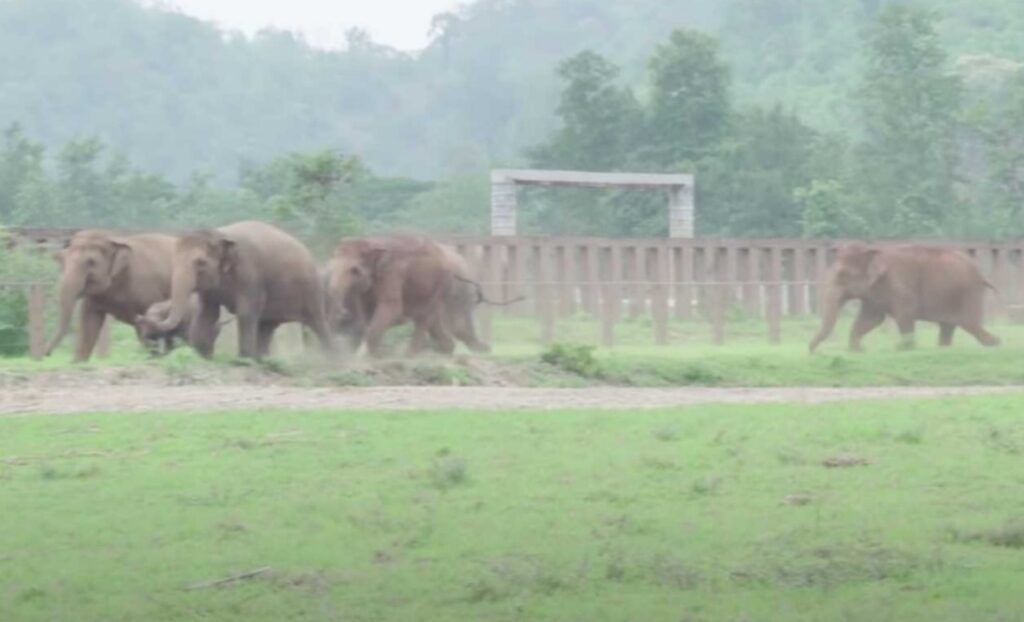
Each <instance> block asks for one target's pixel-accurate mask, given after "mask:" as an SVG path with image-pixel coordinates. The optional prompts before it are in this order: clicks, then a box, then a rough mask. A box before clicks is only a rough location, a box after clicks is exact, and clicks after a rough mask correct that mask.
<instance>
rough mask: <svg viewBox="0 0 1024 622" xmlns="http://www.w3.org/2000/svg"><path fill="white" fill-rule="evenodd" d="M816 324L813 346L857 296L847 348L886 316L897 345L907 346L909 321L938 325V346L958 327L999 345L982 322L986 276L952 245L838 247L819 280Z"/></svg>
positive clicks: (857, 345) (856, 345) (855, 345)
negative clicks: (892, 324)
mask: <svg viewBox="0 0 1024 622" xmlns="http://www.w3.org/2000/svg"><path fill="white" fill-rule="evenodd" d="M822 285H823V293H822V298H821V300H822V323H821V328H820V329H819V330H818V332H817V334H816V335H815V336H814V338H813V339H812V340H811V343H810V350H811V352H814V350H815V349H816V348H817V347H818V345H819V344H821V342H822V341H824V340H825V339H827V338H828V336H829V335H830V334H831V332H832V329H833V328H835V324H836V318H837V317H838V316H839V312H840V310H841V309H842V307H843V305H844V304H845V303H846V302H847V301H850V300H854V299H856V300H860V301H861V307H860V313H859V314H858V315H857V319H856V320H855V321H854V323H853V328H852V329H851V331H850V349H851V350H853V351H859V350H860V349H861V339H862V338H863V337H864V335H866V334H867V333H869V332H871V331H872V330H874V329H875V328H877V327H878V326H879V325H880V324H881V323H882V322H883V321H885V318H886V317H887V316H889V317H892V318H893V319H894V320H895V321H896V325H897V326H898V328H899V331H900V335H901V347H912V346H913V339H914V323H915V322H916V321H919V320H920V321H924V322H935V323H936V324H938V325H939V328H940V332H939V345H940V346H948V345H950V344H951V343H952V342H953V332H954V331H955V330H956V328H957V327H960V328H963V329H964V330H966V331H967V332H969V333H970V334H971V335H973V336H974V338H975V339H977V340H978V341H979V342H980V343H981V344H982V345H985V346H996V345H999V343H1000V341H999V338H998V337H996V336H995V335H992V334H991V333H989V332H988V331H986V330H985V329H984V327H983V326H982V320H983V317H984V298H985V290H986V289H989V288H992V285H991V284H990V283H989V282H988V281H986V280H985V277H983V276H982V274H981V272H980V271H979V270H978V267H977V266H976V265H975V264H974V262H973V261H971V259H970V258H969V257H968V256H967V255H965V254H963V253H961V252H959V251H956V250H951V249H945V248H936V247H928V246H916V245H915V246H894V247H888V248H875V247H871V246H867V245H865V244H862V243H853V244H849V245H847V246H845V247H843V248H841V249H840V250H839V253H838V256H837V259H836V263H835V265H834V266H833V267H832V268H831V269H830V271H829V273H828V275H827V276H826V278H825V279H824V281H823V283H822Z"/></svg>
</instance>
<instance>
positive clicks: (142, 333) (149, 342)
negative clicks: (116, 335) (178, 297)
mask: <svg viewBox="0 0 1024 622" xmlns="http://www.w3.org/2000/svg"><path fill="white" fill-rule="evenodd" d="M201 304H202V303H201V302H200V300H199V295H198V294H193V295H192V296H191V297H190V298H189V301H188V310H187V311H186V313H185V315H184V317H182V320H181V323H180V324H178V325H177V326H175V327H174V328H172V329H171V330H169V331H160V330H158V328H159V326H158V325H159V324H160V323H161V322H163V321H164V320H165V319H167V316H168V315H170V313H171V300H170V299H169V298H168V299H167V300H161V301H160V302H157V303H153V304H152V305H150V307H149V309H146V312H145V313H144V314H142V315H137V316H135V332H136V334H137V335H138V337H139V342H140V343H142V345H143V347H145V348H146V349H148V350H149V351H150V353H151V354H153V355H157V354H160V353H161V347H160V346H161V345H163V348H162V353H163V354H167V353H169V352H170V351H171V350H173V349H174V348H175V347H176V345H177V344H176V343H175V342H176V340H178V339H180V340H182V341H185V342H186V343H189V341H188V340H189V331H190V329H191V326H192V320H193V319H195V318H196V317H198V315H199V309H200V305H201ZM230 322H231V320H224V321H221V322H220V323H219V324H218V325H217V330H218V332H219V330H220V328H222V327H223V326H224V325H226V324H229V323H230ZM161 342H162V344H161Z"/></svg>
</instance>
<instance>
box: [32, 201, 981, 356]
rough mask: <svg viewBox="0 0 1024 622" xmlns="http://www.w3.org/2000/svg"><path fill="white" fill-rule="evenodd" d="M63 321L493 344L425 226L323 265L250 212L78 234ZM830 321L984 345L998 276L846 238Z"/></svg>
mask: <svg viewBox="0 0 1024 622" xmlns="http://www.w3.org/2000/svg"><path fill="white" fill-rule="evenodd" d="M57 260H58V263H59V264H60V266H61V277H60V283H59V303H60V323H59V328H58V332H57V334H56V336H55V337H54V339H53V341H52V342H51V343H50V345H49V350H48V352H52V351H53V350H54V349H55V348H56V347H57V346H58V345H59V344H60V343H61V341H62V339H63V338H64V337H65V335H66V334H67V332H68V330H69V328H70V324H71V317H72V312H73V309H74V307H75V305H76V304H77V303H78V302H79V301H81V315H80V328H79V331H78V342H77V344H76V347H75V354H74V360H75V361H85V360H87V359H88V358H89V356H90V355H91V353H92V351H93V348H94V347H95V345H96V341H97V338H98V336H99V333H100V330H101V328H102V327H103V322H104V320H105V319H106V316H107V315H111V316H113V317H115V318H116V319H118V320H120V321H121V322H124V323H127V324H130V325H132V326H134V327H135V330H136V333H137V335H138V337H139V340H140V341H141V342H143V344H145V345H146V346H147V347H149V348H151V349H153V350H157V349H160V348H161V346H162V348H163V349H165V350H166V349H169V348H170V347H173V344H174V342H175V341H176V340H178V339H181V340H184V341H186V342H187V343H188V344H189V345H191V346H192V347H193V348H194V349H195V350H196V351H197V352H198V353H199V354H201V355H202V356H205V357H209V356H211V355H212V354H213V351H214V344H215V342H216V340H217V336H218V334H219V332H220V329H221V327H222V326H223V324H224V323H225V321H230V320H222V319H221V313H222V310H224V309H226V310H227V311H228V312H230V313H231V314H232V315H233V316H234V318H235V321H237V323H238V327H237V328H238V353H239V355H240V356H242V357H248V358H255V359H259V358H261V357H263V356H265V355H266V354H267V352H268V350H269V348H270V343H271V341H272V339H273V336H274V332H275V331H276V330H277V328H278V327H279V326H280V325H281V324H283V323H286V322H300V323H301V324H303V325H304V326H305V327H306V328H308V329H309V331H310V332H311V333H312V334H313V335H314V336H315V337H316V339H317V340H318V341H319V342H320V344H321V346H322V348H323V349H324V350H325V351H327V352H333V351H334V350H335V349H336V342H337V341H338V338H341V339H344V340H347V341H348V343H349V345H350V347H351V348H352V349H353V350H354V351H355V350H358V349H359V348H360V347H361V345H362V344H365V346H366V348H367V350H368V352H369V353H370V355H371V356H379V355H381V354H382V353H383V343H382V341H383V337H384V335H385V333H386V332H387V331H388V330H389V329H391V328H392V327H394V326H397V325H399V324H402V323H405V322H411V323H412V324H413V334H412V338H411V341H410V343H409V346H408V351H409V353H410V354H416V353H418V352H420V351H422V350H423V349H425V348H427V347H431V348H433V349H434V350H437V351H439V352H442V353H449V354H450V353H451V352H453V351H454V349H455V347H456V342H457V341H458V342H461V343H463V344H464V345H465V346H466V347H467V348H469V349H470V350H472V351H474V352H486V351H488V350H489V349H490V348H489V346H488V345H487V344H486V343H484V342H483V341H481V340H480V338H479V337H478V336H477V333H476V329H475V325H474V319H473V314H474V311H475V309H476V307H477V305H478V304H480V303H481V302H489V303H493V304H506V303H501V302H497V303H494V302H493V301H489V300H486V298H485V297H484V295H483V292H482V289H481V287H480V285H479V284H478V283H477V282H475V281H474V280H473V279H472V277H471V270H470V268H469V266H468V265H467V264H466V261H465V260H464V259H463V258H462V257H461V256H460V255H459V254H458V253H456V252H455V250H454V249H452V248H450V247H447V246H445V245H442V244H438V243H436V242H434V241H432V240H429V239H426V238H422V237H418V236H411V235H406V236H389V237H379V238H365V239H362V238H346V239H343V240H341V241H340V242H339V243H338V245H337V247H336V248H335V249H334V252H333V254H332V255H331V257H330V259H329V260H328V261H327V262H326V264H325V265H324V266H323V267H322V268H318V266H317V263H316V261H315V260H314V258H313V255H312V254H311V253H310V252H309V250H308V249H307V248H306V247H305V246H304V245H303V244H302V243H301V242H299V241H298V240H296V239H295V238H294V237H292V236H290V235H289V234H287V233H285V232H284V231H282V230H280V229H278V228H276V227H274V226H272V225H269V224H266V223H262V222H255V221H247V222H239V223H235V224H232V225H227V226H225V227H220V228H217V229H204V230H199V231H192V232H189V233H185V234H182V235H179V236H171V235H163V234H155V233H154V234H138V235H129V236H119V235H115V234H112V233H110V232H105V231H100V230H84V231H80V232H78V233H76V234H75V235H74V236H72V238H71V239H70V240H69V241H68V243H67V245H66V246H65V248H64V249H63V250H61V251H60V252H58V253H57ZM821 289H822V296H821V303H822V323H821V327H820V329H819V330H818V332H817V334H815V335H814V337H813V339H812V340H811V343H810V350H811V352H813V351H814V350H815V349H816V348H817V347H818V346H819V345H820V344H821V342H822V341H824V340H825V339H827V338H828V336H829V335H830V334H831V332H832V330H833V329H834V327H835V324H836V321H837V318H838V316H839V312H840V310H841V309H842V307H843V305H844V304H846V303H847V302H848V301H851V300H859V301H860V303H861V306H860V311H859V313H858V315H857V317H856V319H855V320H854V323H853V327H852V329H851V331H850V338H849V347H850V349H851V350H860V349H861V339H862V338H863V337H864V335H865V334H867V333H868V332H870V331H871V330H873V329H875V328H876V327H878V326H879V325H881V324H882V322H884V320H885V319H886V318H887V317H890V318H892V319H894V320H895V322H896V325H897V327H898V328H899V332H900V335H901V345H903V346H909V345H911V344H912V341H913V334H914V324H915V322H917V321H926V322H934V323H936V324H938V325H939V327H940V336H939V345H941V346H947V345H949V344H950V343H951V342H952V339H953V333H954V332H955V331H956V329H957V328H962V329H963V330H965V331H966V332H968V333H970V334H971V335H972V336H974V337H975V338H976V339H977V340H978V341H979V342H980V343H981V344H983V345H986V346H995V345H998V344H999V343H1000V341H999V338H998V337H996V336H994V335H992V334H991V333H989V332H988V331H986V330H985V328H984V327H983V326H982V321H983V312H984V296H985V292H986V291H987V290H988V289H994V288H992V286H991V284H990V283H989V282H988V281H987V280H985V278H984V276H983V275H982V274H981V272H980V270H979V269H978V267H977V266H976V265H975V264H974V263H973V262H972V261H971V259H970V258H969V257H968V256H967V255H965V254H963V253H961V252H959V251H956V250H952V249H947V248H939V247H928V246H899V247H872V246H868V245H865V244H860V243H854V244H849V245H847V246H845V247H843V248H841V249H840V250H839V253H838V256H837V260H836V262H835V264H834V265H833V266H832V268H831V269H830V270H829V272H828V274H827V275H825V277H824V279H823V282H822V288H821Z"/></svg>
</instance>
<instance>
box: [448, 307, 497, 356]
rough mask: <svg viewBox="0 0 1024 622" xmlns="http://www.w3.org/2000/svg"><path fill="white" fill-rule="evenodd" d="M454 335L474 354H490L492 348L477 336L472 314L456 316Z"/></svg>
mask: <svg viewBox="0 0 1024 622" xmlns="http://www.w3.org/2000/svg"><path fill="white" fill-rule="evenodd" d="M452 334H453V335H454V337H455V338H456V339H458V340H459V341H461V342H462V343H464V344H465V345H466V347H467V348H469V349H470V350H472V351H473V352H478V353H484V352H490V351H491V346H489V345H487V344H486V343H484V342H483V341H481V340H480V338H479V337H478V336H477V334H476V325H475V323H474V322H473V316H472V314H471V313H465V314H462V315H459V316H456V317H455V319H454V321H453V322H452Z"/></svg>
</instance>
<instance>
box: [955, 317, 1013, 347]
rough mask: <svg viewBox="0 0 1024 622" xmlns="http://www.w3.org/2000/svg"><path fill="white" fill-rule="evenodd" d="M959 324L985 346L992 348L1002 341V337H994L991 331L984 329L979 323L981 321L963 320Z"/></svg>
mask: <svg viewBox="0 0 1024 622" xmlns="http://www.w3.org/2000/svg"><path fill="white" fill-rule="evenodd" d="M960 326H961V327H962V328H963V329H964V330H966V331H967V332H968V333H970V334H971V335H972V336H973V337H974V338H975V339H977V340H978V343H980V344H981V345H983V346H985V347H988V348H992V347H995V346H998V345H1000V344H1001V343H1002V342H1003V341H1002V339H1000V338H999V337H996V336H995V335H993V334H992V333H990V332H988V331H987V330H985V328H984V327H983V326H982V325H981V322H977V321H972V322H965V323H964V324H961V325H960Z"/></svg>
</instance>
